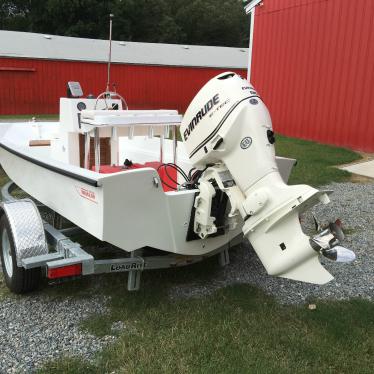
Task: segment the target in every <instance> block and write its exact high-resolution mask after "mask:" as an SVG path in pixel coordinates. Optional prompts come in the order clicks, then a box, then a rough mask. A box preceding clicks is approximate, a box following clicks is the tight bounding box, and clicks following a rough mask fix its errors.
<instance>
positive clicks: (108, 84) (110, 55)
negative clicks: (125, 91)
mask: <svg viewBox="0 0 374 374" xmlns="http://www.w3.org/2000/svg"><path fill="white" fill-rule="evenodd" d="M113 18H114V15H113V14H109V57H108V79H107V82H106V92H109V91H110V64H111V62H112V27H113Z"/></svg>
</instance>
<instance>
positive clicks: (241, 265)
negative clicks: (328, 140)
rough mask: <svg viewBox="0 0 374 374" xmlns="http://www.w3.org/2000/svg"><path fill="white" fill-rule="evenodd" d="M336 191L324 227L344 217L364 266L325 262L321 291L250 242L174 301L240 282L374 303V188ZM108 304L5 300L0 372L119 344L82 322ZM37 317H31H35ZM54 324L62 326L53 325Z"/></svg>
mask: <svg viewBox="0 0 374 374" xmlns="http://www.w3.org/2000/svg"><path fill="white" fill-rule="evenodd" d="M325 188H326V189H332V190H335V193H334V194H333V195H332V196H331V199H332V203H331V204H329V205H327V206H322V205H321V206H318V207H317V208H315V213H316V214H317V216H318V217H319V218H323V221H328V220H335V219H336V218H342V220H343V223H344V226H345V227H346V228H347V229H348V232H349V235H348V236H347V238H346V241H345V243H344V244H345V245H346V246H347V247H350V248H352V249H353V250H354V251H355V252H356V255H357V260H356V261H355V262H354V263H352V264H336V263H333V262H330V261H328V260H323V262H324V264H325V265H326V268H327V269H328V270H329V271H331V273H332V274H333V275H334V276H335V279H334V280H333V281H331V282H330V283H329V284H327V285H325V286H314V285H309V284H306V283H301V282H294V281H290V280H287V279H281V278H273V277H270V276H268V275H267V274H266V273H265V271H264V268H263V266H262V265H261V263H260V262H259V260H258V259H257V257H256V255H255V254H254V251H253V250H252V249H251V248H250V246H249V244H248V243H243V244H242V245H241V246H238V247H236V248H234V249H232V252H231V263H230V265H228V266H226V267H225V268H223V269H222V271H218V272H217V276H216V277H215V278H214V279H212V280H210V281H208V282H207V281H206V279H204V281H200V282H199V281H196V282H194V283H188V284H181V285H179V286H178V287H174V288H173V289H171V291H170V297H172V298H179V297H198V296H202V295H207V294H210V293H212V292H213V291H214V290H216V289H218V288H221V287H225V286H227V285H231V284H235V283H245V284H251V285H255V286H258V287H260V288H262V289H263V290H264V291H265V292H267V293H269V294H271V295H274V296H275V297H276V298H277V299H278V300H279V301H280V302H281V303H286V304H295V303H303V302H305V301H306V300H309V299H315V298H322V299H334V300H341V299H348V298H351V297H363V298H366V299H370V300H373V299H374V246H373V243H374V214H373V212H374V184H354V183H342V184H332V185H329V186H325ZM105 305H106V300H105V298H104V299H103V298H98V297H97V296H94V295H93V296H91V297H85V298H72V297H67V298H64V299H61V298H53V297H50V296H47V295H44V294H43V292H40V293H38V294H37V295H36V296H35V295H34V296H23V297H7V298H5V299H3V300H1V301H0V373H13V372H19V371H21V372H30V371H32V370H33V369H35V367H37V366H40V365H41V364H42V363H43V362H44V361H45V360H49V359H53V358H57V357H60V356H61V355H71V354H75V355H76V354H80V355H82V356H83V357H86V358H89V357H92V355H93V354H94V353H95V352H96V351H98V350H100V349H102V348H103V346H105V344H107V343H108V342H111V341H113V340H114V339H115V338H114V337H113V336H107V337H104V338H100V339H99V338H97V337H94V336H92V335H89V334H87V333H84V332H82V331H80V329H79V324H80V322H81V321H82V320H83V319H84V318H86V317H88V316H90V315H91V314H94V313H105V312H106V306H105ZM30 311H31V313H30ZM52 319H53V320H54V321H55V322H54V323H52V322H51V321H52Z"/></svg>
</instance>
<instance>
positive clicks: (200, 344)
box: [39, 277, 374, 373]
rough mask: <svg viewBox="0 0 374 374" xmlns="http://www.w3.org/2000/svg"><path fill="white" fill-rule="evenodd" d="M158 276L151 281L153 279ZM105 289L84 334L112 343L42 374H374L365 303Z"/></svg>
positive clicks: (237, 290)
mask: <svg viewBox="0 0 374 374" xmlns="http://www.w3.org/2000/svg"><path fill="white" fill-rule="evenodd" d="M156 278H157V277H156ZM116 282H117V280H114V279H113V281H112V280H110V279H107V280H106V282H105V283H106V284H105V285H103V287H104V289H105V291H106V293H107V294H109V295H110V296H111V301H110V304H111V305H110V306H111V312H110V313H109V314H108V315H104V316H97V317H94V318H90V319H89V320H87V321H85V322H84V323H83V328H84V329H86V330H88V331H89V332H91V333H94V334H97V335H99V336H103V335H108V334H110V335H113V332H112V330H111V326H112V324H113V322H118V321H122V324H123V330H122V331H120V333H119V334H118V335H119V336H118V340H117V342H116V343H114V344H113V345H110V346H108V347H107V348H106V349H104V351H103V352H101V353H100V354H99V355H98V356H97V359H96V360H95V362H94V363H88V362H84V361H81V360H78V359H71V358H66V357H65V358H63V359H61V360H58V361H55V362H53V363H50V364H48V365H47V366H46V367H45V368H44V369H42V370H40V371H39V372H40V373H50V372H53V373H67V372H69V373H84V372H87V371H89V372H92V373H104V372H105V373H107V372H115V373H135V372H146V373H148V372H163V373H164V372H167V373H168V372H170V373H171V372H178V373H191V372H194V373H195V372H197V373H223V372H224V373H226V372H230V373H247V372H259V373H283V372H284V373H286V372H287V373H289V372H298V373H304V372H305V373H310V372H318V373H326V372H334V373H335V372H337V373H349V372H360V373H365V372H367V373H369V372H373V370H374V360H373V354H374V339H373V336H374V304H373V303H370V302H367V301H363V300H352V301H346V302H333V303H331V302H330V303H326V302H321V303H317V309H316V310H313V311H312V310H309V309H308V308H307V307H306V306H299V307H296V306H282V305H279V304H277V303H276V302H275V301H274V299H273V298H271V297H269V296H267V295H265V294H264V293H263V292H261V291H259V290H257V289H255V288H253V287H250V286H244V285H236V286H232V287H227V288H225V289H221V290H219V291H217V292H215V293H214V294H213V295H211V296H209V297H204V298H199V299H189V300H177V301H175V300H170V299H169V298H168V297H167V295H166V293H167V292H166V291H167V289H168V287H165V286H167V285H166V284H163V282H162V283H161V284H160V283H157V279H154V278H152V277H151V278H148V279H147V280H146V282H145V284H144V285H143V288H142V289H141V291H140V292H138V293H128V292H126V291H124V290H120V288H119V287H118V284H116Z"/></svg>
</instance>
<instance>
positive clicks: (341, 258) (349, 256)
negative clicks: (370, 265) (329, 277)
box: [322, 245, 356, 262]
mask: <svg viewBox="0 0 374 374" xmlns="http://www.w3.org/2000/svg"><path fill="white" fill-rule="evenodd" d="M322 254H323V255H324V256H325V257H327V258H328V259H329V260H332V261H335V262H352V261H354V260H355V259H356V255H355V253H354V252H353V251H351V250H350V249H348V248H345V247H342V246H341V245H336V246H335V247H333V248H330V249H324V250H322Z"/></svg>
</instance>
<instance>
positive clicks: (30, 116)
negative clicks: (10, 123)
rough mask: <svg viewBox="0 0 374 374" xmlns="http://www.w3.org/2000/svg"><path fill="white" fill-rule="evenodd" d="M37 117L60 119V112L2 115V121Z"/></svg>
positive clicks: (40, 118) (41, 118)
mask: <svg viewBox="0 0 374 374" xmlns="http://www.w3.org/2000/svg"><path fill="white" fill-rule="evenodd" d="M32 117H35V118H36V120H50V121H54V120H58V118H59V115H58V114H17V115H0V121H2V122H6V120H9V119H10V120H18V119H19V120H30V119H31V118H32Z"/></svg>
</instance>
